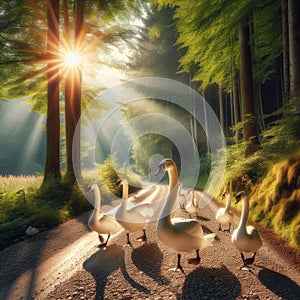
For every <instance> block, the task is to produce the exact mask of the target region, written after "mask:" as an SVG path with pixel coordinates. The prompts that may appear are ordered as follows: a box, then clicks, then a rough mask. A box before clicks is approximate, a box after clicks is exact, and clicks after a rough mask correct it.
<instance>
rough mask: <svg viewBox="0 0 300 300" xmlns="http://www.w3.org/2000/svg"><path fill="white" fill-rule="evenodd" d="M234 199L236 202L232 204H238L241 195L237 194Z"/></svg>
mask: <svg viewBox="0 0 300 300" xmlns="http://www.w3.org/2000/svg"><path fill="white" fill-rule="evenodd" d="M235 199H236V200H235V203H234V204H238V203H239V202H240V201H241V199H242V195H239V194H237V195H236V197H235Z"/></svg>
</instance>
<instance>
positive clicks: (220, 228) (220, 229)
mask: <svg viewBox="0 0 300 300" xmlns="http://www.w3.org/2000/svg"><path fill="white" fill-rule="evenodd" d="M219 231H222V226H221V223H219Z"/></svg>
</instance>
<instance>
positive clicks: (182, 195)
mask: <svg viewBox="0 0 300 300" xmlns="http://www.w3.org/2000/svg"><path fill="white" fill-rule="evenodd" d="M178 185H179V188H178V202H179V206H180V209H182V210H185V205H186V203H187V200H188V199H187V194H188V193H189V191H188V192H183V191H182V187H183V184H182V183H179V184H178Z"/></svg>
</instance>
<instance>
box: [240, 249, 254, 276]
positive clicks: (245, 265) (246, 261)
mask: <svg viewBox="0 0 300 300" xmlns="http://www.w3.org/2000/svg"><path fill="white" fill-rule="evenodd" d="M255 256H256V252H254V254H253V256H251V257H249V258H245V256H244V254H243V253H241V257H242V260H243V266H242V267H240V270H246V271H250V272H251V270H250V269H251V268H252V266H251V265H252V264H253V263H254V260H255Z"/></svg>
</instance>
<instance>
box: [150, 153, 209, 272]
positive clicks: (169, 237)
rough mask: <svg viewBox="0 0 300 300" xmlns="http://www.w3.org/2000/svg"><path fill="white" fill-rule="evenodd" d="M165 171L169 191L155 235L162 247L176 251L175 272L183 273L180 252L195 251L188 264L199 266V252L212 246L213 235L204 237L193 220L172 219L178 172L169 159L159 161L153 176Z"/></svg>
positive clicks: (200, 228)
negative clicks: (167, 177)
mask: <svg viewBox="0 0 300 300" xmlns="http://www.w3.org/2000/svg"><path fill="white" fill-rule="evenodd" d="M165 171H167V172H168V175H169V190H168V196H167V199H166V202H165V204H164V206H163V209H162V211H161V213H160V216H159V220H158V223H157V235H158V238H159V239H160V241H161V242H162V243H163V244H164V245H166V246H167V247H169V248H172V249H174V250H176V251H177V267H176V268H175V271H177V270H178V269H179V270H180V271H181V272H182V273H184V270H183V267H182V266H181V264H180V260H181V252H192V251H196V257H195V258H193V259H190V260H189V263H193V264H199V263H200V255H199V251H200V250H203V249H205V248H207V247H209V246H211V245H212V242H213V240H214V238H215V234H208V235H205V236H204V234H203V230H202V226H201V224H200V223H199V222H198V221H197V220H195V219H184V218H172V213H173V210H174V207H175V205H176V200H177V196H178V172H177V167H176V164H175V163H174V161H173V160H172V159H170V158H166V159H164V160H162V161H161V163H160V164H159V166H158V170H157V171H156V173H155V174H156V175H157V174H159V173H162V172H165Z"/></svg>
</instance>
